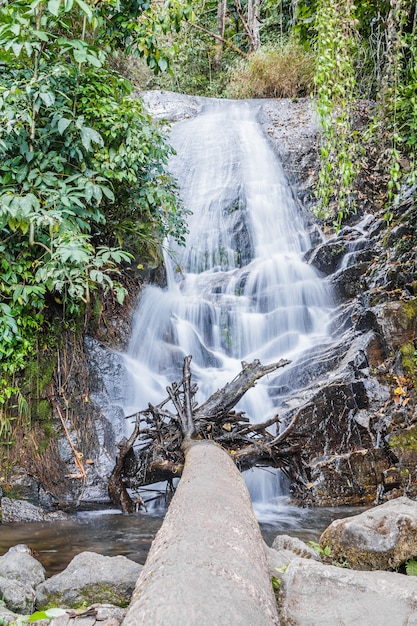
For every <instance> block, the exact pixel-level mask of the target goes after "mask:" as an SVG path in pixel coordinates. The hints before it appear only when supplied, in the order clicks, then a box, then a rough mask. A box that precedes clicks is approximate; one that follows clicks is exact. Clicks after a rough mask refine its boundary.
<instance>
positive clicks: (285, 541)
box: [272, 535, 320, 561]
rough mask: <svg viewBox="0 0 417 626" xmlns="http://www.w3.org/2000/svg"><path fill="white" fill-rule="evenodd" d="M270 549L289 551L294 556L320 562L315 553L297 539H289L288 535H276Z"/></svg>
mask: <svg viewBox="0 0 417 626" xmlns="http://www.w3.org/2000/svg"><path fill="white" fill-rule="evenodd" d="M272 548H273V549H274V550H278V551H281V550H289V551H290V552H292V553H293V554H294V556H298V557H301V558H303V559H313V560H314V561H320V558H319V556H318V554H317V552H316V551H315V550H313V548H312V547H311V546H309V545H308V544H307V543H304V541H301V539H298V538H297V537H290V535H277V536H276V537H275V539H274V541H273V542H272Z"/></svg>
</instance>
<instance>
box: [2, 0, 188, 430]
mask: <svg viewBox="0 0 417 626" xmlns="http://www.w3.org/2000/svg"><path fill="white" fill-rule="evenodd" d="M183 4H184V3H180V2H170V3H168V4H167V5H166V7H165V9H164V11H162V12H161V13H160V14H158V16H155V14H154V13H155V11H154V10H153V14H152V15H153V19H152V20H151V19H150V16H149V13H148V12H149V11H150V3H148V2H134V3H131V4H128V5H126V6H125V7H124V8H123V11H122V10H121V8H120V5H119V4H118V3H117V2H116V0H110V1H109V2H108V3H106V4H105V5H103V6H102V5H98V4H96V3H94V4H88V3H86V2H84V1H83V0H49V1H48V2H47V1H46V0H39V1H37V2H30V1H29V0H16V1H13V2H7V1H6V2H3V3H2V4H1V6H0V23H1V26H0V183H1V187H0V253H1V256H0V294H1V300H0V336H1V338H2V341H1V342H0V380H1V382H0V437H1V438H2V439H3V440H5V438H6V437H8V436H9V435H10V432H11V428H12V424H11V421H10V418H8V417H7V412H6V409H5V407H6V405H7V403H8V402H9V401H10V399H11V397H12V396H13V394H15V393H16V392H17V391H18V388H19V386H18V384H16V382H13V379H14V377H15V374H16V373H17V372H19V371H20V370H21V369H23V368H24V366H25V365H26V364H27V360H28V356H29V355H30V354H31V353H32V352H33V351H34V349H35V345H36V340H37V336H38V335H39V333H40V331H41V329H44V328H45V316H46V313H47V311H48V307H49V305H50V303H51V302H54V301H55V302H59V303H60V304H61V305H62V306H63V309H64V312H65V314H66V315H68V314H70V315H72V316H76V315H78V314H79V313H80V312H81V311H82V309H83V307H84V306H85V305H88V303H89V302H90V297H91V292H92V291H94V290H100V291H102V292H106V291H112V292H114V294H115V297H116V298H117V300H118V301H119V302H120V303H121V302H123V299H124V296H125V290H124V288H123V287H122V285H121V284H120V283H119V282H118V280H117V276H118V273H119V266H120V265H122V264H123V263H128V262H130V259H131V254H130V253H129V251H128V246H129V243H131V242H132V241H133V240H136V241H141V242H145V243H146V245H149V242H151V243H152V246H154V247H156V246H160V245H161V244H162V241H163V240H164V238H165V237H166V236H168V235H171V236H173V237H174V238H176V239H177V241H179V242H180V243H182V242H183V238H184V233H185V231H186V229H185V224H184V213H183V212H182V210H181V207H179V206H178V203H177V200H176V196H175V186H174V183H173V181H172V180H171V179H170V178H169V177H168V176H167V174H166V172H165V166H166V163H167V160H168V158H169V155H170V154H171V150H170V149H169V148H168V147H167V145H166V143H165V138H164V136H163V134H162V133H161V132H160V131H158V130H157V129H156V128H155V127H154V126H153V124H152V122H151V119H150V117H149V116H148V115H147V114H145V113H144V111H143V109H142V105H141V103H140V101H139V100H135V99H133V98H131V97H130V94H131V90H132V87H131V85H130V84H129V83H128V82H127V81H126V80H125V79H123V78H122V77H121V76H120V75H118V74H117V73H116V72H114V71H111V70H108V69H106V68H105V63H106V59H107V56H108V54H109V53H110V52H112V51H114V50H115V49H116V48H117V47H119V46H122V45H123V44H125V45H126V46H127V47H128V48H129V49H130V50H131V51H133V52H136V53H137V54H140V55H144V56H145V57H146V58H147V60H148V63H149V64H150V66H152V67H153V68H154V70H155V71H160V70H162V69H164V68H165V67H166V66H167V60H166V57H165V56H164V53H163V52H162V51H161V50H160V49H159V47H158V44H157V34H158V33H159V32H164V33H166V32H167V29H168V27H171V26H172V24H174V23H175V27H177V26H178V23H179V19H180V17H181V16H183V14H184V11H185V9H184V6H183ZM181 12H182V13H181ZM145 13H146V15H145ZM174 18H175V20H177V21H176V22H175V20H174ZM172 20H174V21H172ZM126 233H127V234H128V236H127V235H126ZM129 238H130V240H129ZM122 245H123V248H122V247H121V246H122ZM131 248H133V247H132V246H131ZM145 248H146V246H144V245H142V246H140V244H138V243H135V248H134V249H133V250H132V251H134V252H140V253H142V254H144V253H145Z"/></svg>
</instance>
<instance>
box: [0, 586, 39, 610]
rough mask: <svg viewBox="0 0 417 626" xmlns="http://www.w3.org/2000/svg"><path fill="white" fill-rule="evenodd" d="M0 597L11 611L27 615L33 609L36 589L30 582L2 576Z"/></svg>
mask: <svg viewBox="0 0 417 626" xmlns="http://www.w3.org/2000/svg"><path fill="white" fill-rule="evenodd" d="M0 598H1V599H2V601H3V602H4V605H5V607H6V608H7V609H8V610H9V611H14V612H15V613H23V614H24V615H27V614H30V613H32V611H33V606H34V600H35V591H34V590H33V588H32V587H31V586H30V585H29V584H28V583H22V582H20V581H18V580H13V579H10V578H5V577H4V576H0Z"/></svg>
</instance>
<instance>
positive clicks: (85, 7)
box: [75, 0, 93, 20]
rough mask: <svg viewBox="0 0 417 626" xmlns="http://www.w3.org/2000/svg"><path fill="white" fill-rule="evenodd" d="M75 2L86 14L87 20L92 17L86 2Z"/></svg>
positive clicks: (78, 0)
mask: <svg viewBox="0 0 417 626" xmlns="http://www.w3.org/2000/svg"><path fill="white" fill-rule="evenodd" d="M75 2H76V3H77V4H78V6H79V7H80V9H81V10H82V11H84V13H85V14H86V16H87V17H88V19H89V20H91V19H92V17H93V12H92V10H91V8H90V7H89V6H88V4H86V3H85V2H83V0H75Z"/></svg>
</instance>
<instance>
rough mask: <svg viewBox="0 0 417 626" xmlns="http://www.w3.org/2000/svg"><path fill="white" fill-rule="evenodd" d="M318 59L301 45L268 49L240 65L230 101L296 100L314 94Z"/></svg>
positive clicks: (232, 79) (229, 89)
mask: <svg viewBox="0 0 417 626" xmlns="http://www.w3.org/2000/svg"><path fill="white" fill-rule="evenodd" d="M313 75H314V59H313V56H312V54H311V53H309V52H306V50H305V49H304V48H303V47H302V46H301V45H300V44H299V43H297V42H295V41H293V40H289V41H287V42H285V43H282V44H279V45H274V46H264V47H261V48H259V50H257V51H256V52H254V53H253V54H251V55H250V56H249V57H248V58H247V59H244V60H242V61H240V62H239V64H238V65H237V66H236V67H235V69H234V70H232V71H231V76H230V81H229V84H228V87H227V90H226V91H227V96H228V97H230V98H296V97H302V96H307V95H309V94H310V93H311V92H312V90H313Z"/></svg>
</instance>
